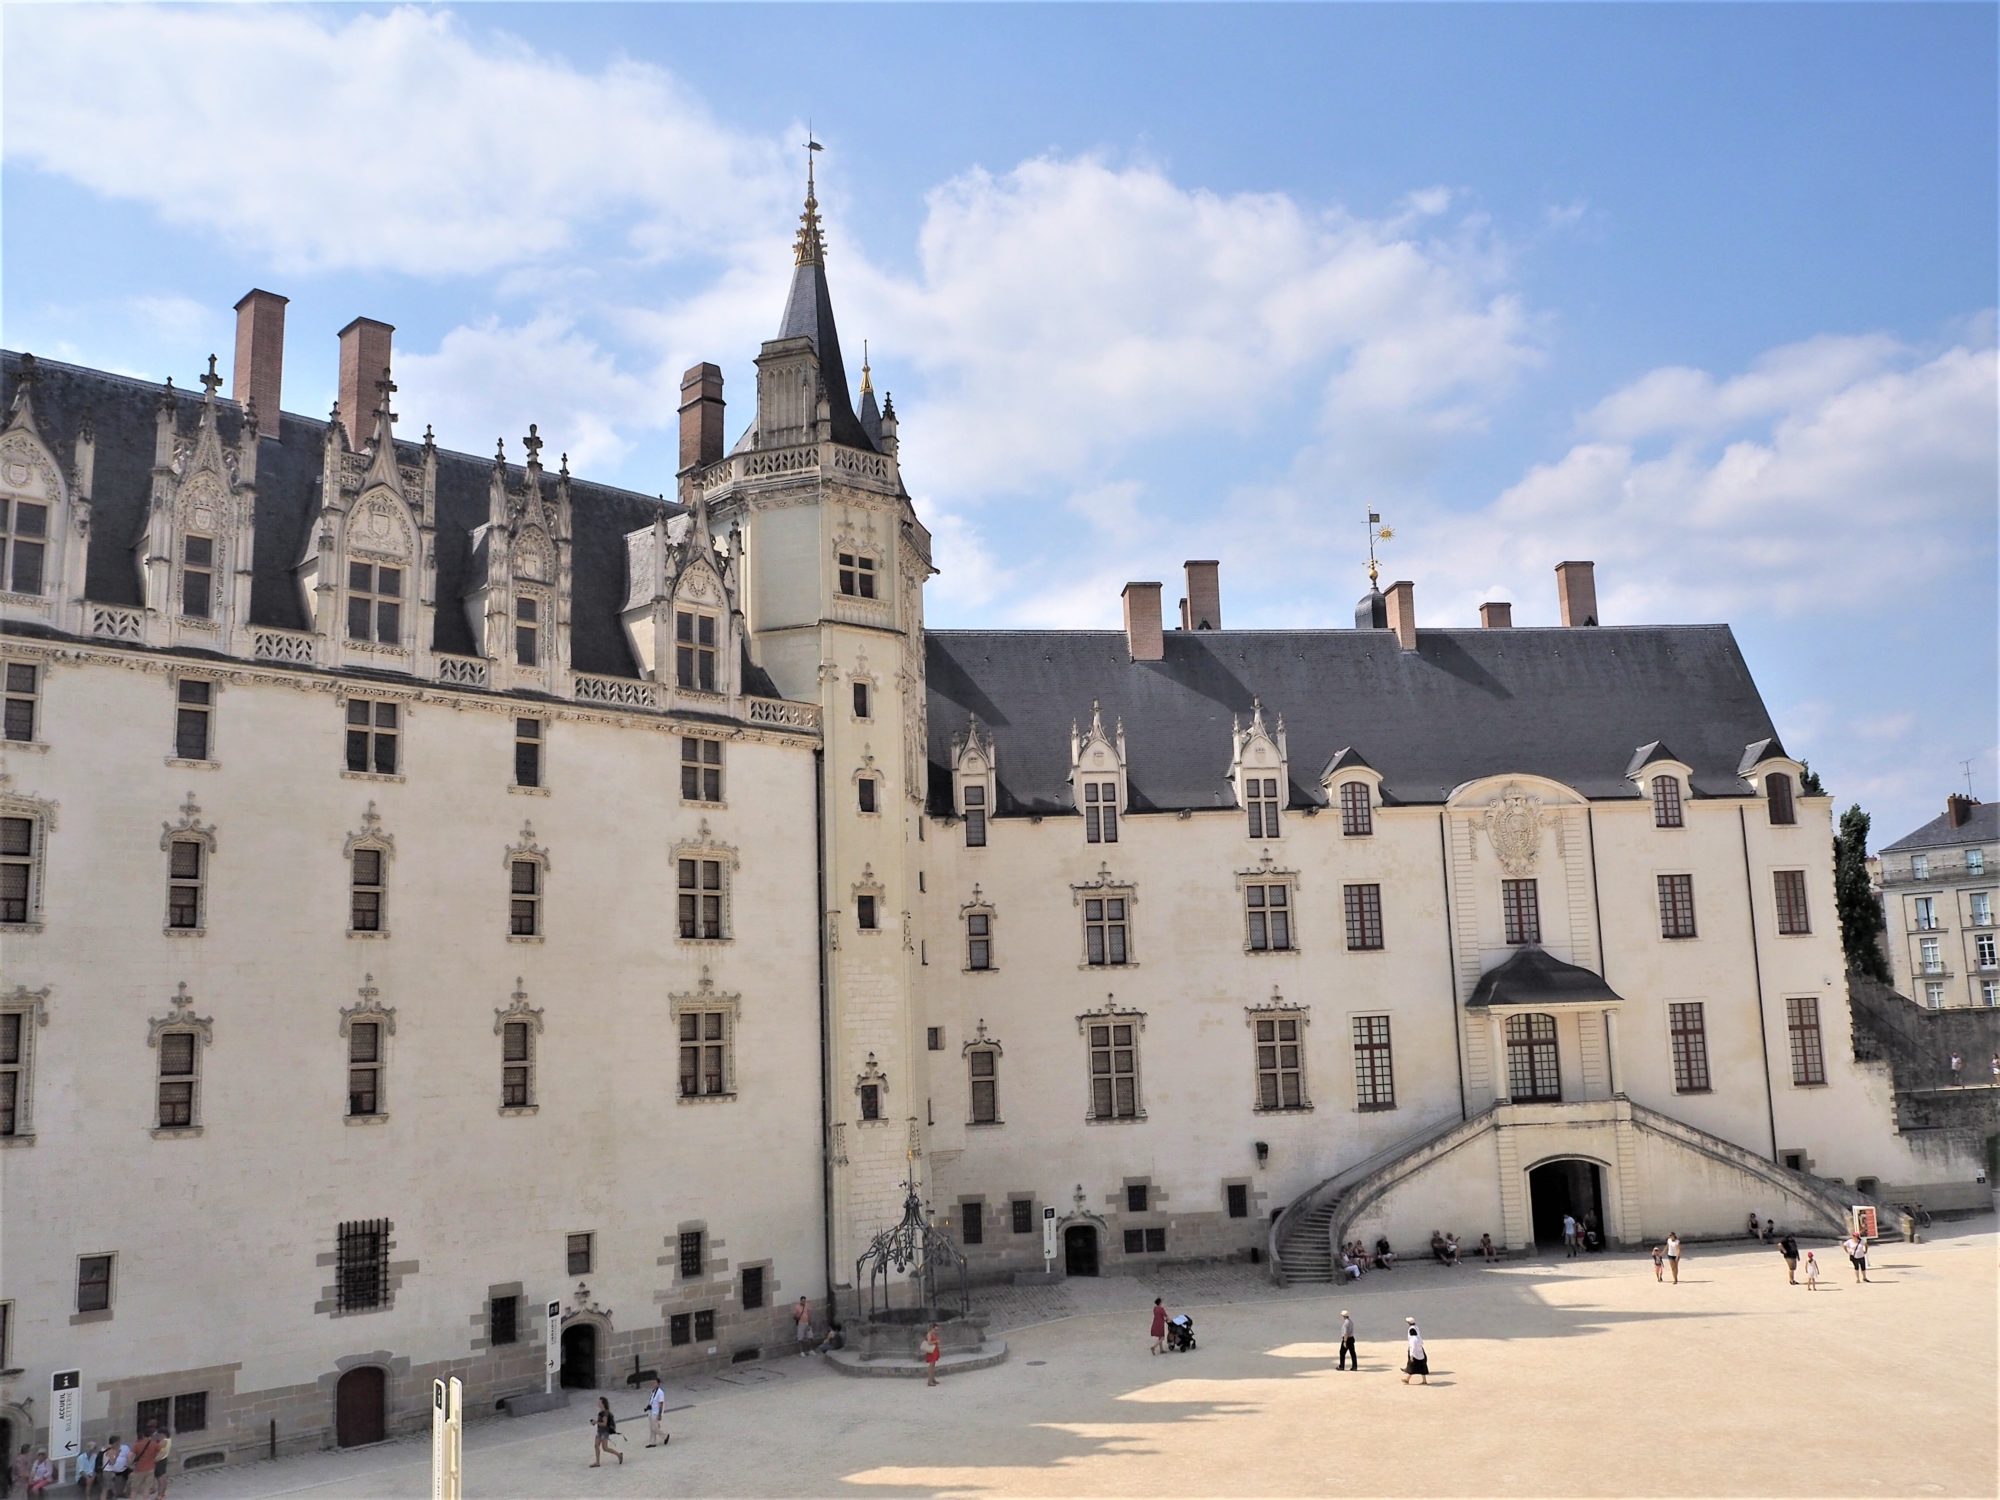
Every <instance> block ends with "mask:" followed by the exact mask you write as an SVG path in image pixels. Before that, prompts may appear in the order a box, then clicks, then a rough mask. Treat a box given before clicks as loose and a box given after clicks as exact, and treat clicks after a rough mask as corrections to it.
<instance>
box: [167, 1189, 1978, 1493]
mask: <svg viewBox="0 0 2000 1500" xmlns="http://www.w3.org/2000/svg"><path fill="white" fill-rule="evenodd" d="M1807 1243H1808V1244H1809V1246H1810V1247H1811V1248H1814V1249H1816V1250H1817V1251H1818V1253H1819V1258H1820V1260H1821V1262H1822V1264H1823V1266H1824V1268H1825V1274H1824V1276H1823V1279H1822V1282H1821V1285H1820V1289H1819V1291H1817V1292H1815V1293H1808V1292H1807V1291H1806V1289H1805V1288H1804V1286H1803V1285H1801V1286H1798V1287H1790V1286H1787V1285H1786V1284H1785V1273H1784V1264H1783V1262H1782V1261H1781V1260H1780V1259H1779V1257H1778V1255H1777V1253H1776V1251H1775V1249H1771V1248H1766V1247H1762V1246H1752V1245H1750V1244H1748V1243H1747V1242H1737V1243H1734V1244H1721V1245H1694V1246H1691V1247H1690V1248H1689V1254H1688V1259H1687V1260H1686V1261H1685V1262H1684V1264H1683V1268H1682V1275H1681V1284H1680V1285H1679V1286H1672V1285H1658V1284H1655V1282H1654V1280H1653V1269H1652V1263H1651V1260H1650V1259H1649V1258H1647V1257H1646V1256H1643V1255H1632V1254H1620V1253H1615V1252H1614V1253H1610V1254H1606V1255H1598V1256H1591V1257H1587V1258H1583V1259H1578V1260H1564V1259H1562V1258H1561V1257H1560V1256H1556V1257H1553V1258H1546V1257H1545V1258H1542V1259H1538V1260H1531V1261H1513V1262H1504V1263H1502V1264H1501V1265H1500V1266H1498V1267H1492V1268H1487V1267H1481V1266H1475V1265H1468V1266H1465V1267H1462V1268H1460V1269H1457V1270H1445V1269H1443V1268H1440V1267H1436V1266H1433V1265H1430V1264H1428V1263H1423V1264H1411V1265H1409V1266H1405V1267H1399V1268H1398V1269H1397V1270H1395V1271H1392V1272H1376V1273H1374V1274H1371V1275H1370V1276H1369V1277H1367V1279H1366V1280H1364V1281H1362V1282H1361V1283H1360V1284H1358V1285H1355V1286H1352V1287H1346V1288H1326V1287H1311V1288H1289V1289H1279V1288H1273V1287H1271V1286H1269V1285H1268V1283H1266V1282H1264V1281H1262V1280H1260V1279H1258V1276H1257V1273H1256V1272H1255V1271H1254V1270H1253V1269H1251V1268H1248V1267H1242V1268H1238V1267H1192V1268H1179V1269H1176V1268H1165V1269H1163V1270H1162V1271H1161V1272H1160V1273H1159V1274H1158V1275H1156V1276H1154V1277H1138V1278H1132V1277H1116V1278H1110V1277H1107V1278H1104V1279H1102V1280H1097V1281H1091V1282H1081V1281H1079V1282H1071V1283H1065V1284H1062V1285H1059V1286H1054V1287H1047V1288H1032V1289H1025V1288H1024V1289H1011V1288H1010V1289H994V1290H992V1291H989V1292H987V1293H985V1294H984V1295H983V1297H982V1298H981V1300H982V1303H983V1305H984V1306H985V1307H986V1308H987V1310H989V1311H991V1312H992V1313H993V1315H994V1320H995V1328H996V1331H999V1332H1001V1333H1002V1334H1003V1336H1004V1337H1005V1338H1006V1339H1007V1341H1008V1343H1009V1345H1010V1347H1011V1351H1012V1353H1011V1357H1010V1358H1009V1359H1008V1361H1007V1362H1006V1363H1005V1364H1003V1365H1000V1366H999V1367H997V1368H994V1369H991V1370H985V1371H978V1372H972V1373H968V1374H966V1375H964V1376H961V1377H957V1378H953V1379H947V1380H946V1381H944V1382H943V1383H942V1384H941V1385H940V1386H939V1387H938V1388H937V1389H935V1390H929V1389H926V1388H925V1387H924V1385H923V1383H922V1382H921V1381H906V1380H886V1379H850V1378H846V1377H842V1376H839V1375H835V1374H833V1373H832V1372H831V1371H829V1370H827V1369H825V1368H824V1367H823V1365H822V1364H821V1363H820V1362H819V1361H818V1360H811V1359H796V1358H785V1359H778V1360H774V1361H771V1362H769V1363H768V1364H766V1365H762V1366H745V1367H739V1368H737V1369H735V1370H731V1371H728V1372H726V1373H725V1374H723V1375H721V1376H712V1377H703V1378H701V1379H698V1380H695V1381H693V1382H690V1383H687V1384H685V1385H683V1386H682V1387H681V1388H679V1390H678V1391H677V1393H676V1396H675V1399H676V1401H678V1402H686V1403H688V1405H687V1406H686V1407H685V1409H683V1410H680V1411H676V1412H674V1413H672V1414H671V1415H670V1417H669V1419H668V1426H669V1430H670V1431H671V1433H672V1435H673V1441H672V1443H671V1445H670V1446H668V1447H665V1448H662V1449H655V1450H652V1451H648V1450H647V1449H646V1448H645V1447H644V1442H645V1423H644V1421H643V1419H641V1418H640V1417H639V1415H638V1414H637V1413H638V1409H639V1398H638V1397H637V1396H635V1395H633V1394H632V1393H630V1392H626V1391H624V1390H620V1391H618V1392H616V1393H614V1394H612V1403H613V1408H614V1410H616V1411H617V1412H618V1414H619V1420H620V1425H621V1427H622V1428H623V1430H624V1431H625V1433H626V1434H627V1435H628V1437H629V1442H628V1444H627V1460H626V1462H625V1464H624V1465H623V1467H622V1468H621V1467H610V1466H607V1467H605V1468H603V1469H595V1470H593V1469H590V1468H588V1467H586V1465H587V1463H588V1461H589V1457H590V1442H589V1434H588V1431H587V1428H586V1425H585V1423H586V1418H587V1415H588V1412H589V1411H590V1409H592V1408H593V1407H594V1406H595V1402H594V1401H593V1400H587V1399H584V1398H582V1397H579V1398H578V1399H577V1401H576V1402H575V1403H574V1404H573V1405H572V1406H571V1407H570V1408H569V1409H568V1410H567V1411H563V1412H554V1413H548V1414H545V1415H542V1416H538V1417H530V1418H522V1419H519V1420H514V1421H509V1420H504V1419H503V1420H497V1421H488V1422H481V1423H478V1424H475V1425H473V1426H469V1427H468V1428H467V1430H466V1434H465V1444H464V1454H465V1460H464V1461H465V1494H466V1496H467V1497H468V1500H475V1497H477V1500H485V1497H528V1496H571V1495H586V1496H597V1495H604V1496H653V1495H673V1496H685V1495H727V1496H819V1495H827V1496H850V1495H851V1496H857V1497H860V1496H898V1495H901V1496H921V1495H932V1494H938V1495H949V1496H987V1495H994V1496H1006V1495H1023V1496H1067V1495H1091V1496H1099V1495H1107V1496H1108V1495H1134V1496H1137V1495H1145V1496H1158V1495H1189V1496H1207V1495H1216V1496H1222V1495H1229V1496H1252V1495H1272V1496H1275V1495H1299V1496H1308V1495H1311V1496H1319V1495H1337V1496H1341V1497H1351V1496H1360V1495H1378V1494H1379V1495H1468V1496H1469V1495H1521V1496H1540V1495H1619V1496H1625V1495H1647V1494H1673V1495H1688V1496H1692V1495H1812V1496H1822V1495H1977V1496H1991V1495H1994V1494H1996V1493H2000V1468H1996V1453H2000V1374H1996V1347H2000V1325H1996V1307H2000V1303H1996V1295H2000V1266H1996V1252H2000V1237H1997V1236H1996V1234H1995V1224H1994V1220H1993V1218H1992V1216H1990V1215H1989V1216H1986V1217H1984V1218H1981V1219H1978V1220H1974V1221H1971V1222H1969V1223H1961V1224H1956V1225H1942V1226H1940V1227H1939V1229H1938V1230H1937V1231H1936V1235H1935V1238H1932V1239H1929V1240H1928V1241H1927V1242H1926V1243H1924V1244H1920V1245H1913V1246H1906V1245H1900V1244H1887V1245H1882V1246H1879V1247H1878V1248H1877V1250H1876V1252H1875V1255H1874V1257H1873V1260H1872V1263H1871V1266H1870V1275H1871V1276H1872V1278H1873V1284H1872V1285H1868V1286H1857V1285H1855V1284H1854V1282H1853V1279H1852V1276H1851V1273H1850V1272H1849V1270H1848V1267H1847V1264H1846V1261H1845V1259H1844V1258H1842V1257H1841V1256H1840V1255H1839V1253H1838V1249H1837V1247H1835V1246H1833V1245H1831V1244H1829V1243H1824V1242H1819V1241H1811V1242H1807ZM1155 1296H1164V1297H1165V1298H1166V1299H1167V1302H1168V1305H1169V1307H1171V1308H1173V1309H1175V1310H1177V1311H1178V1310H1185V1311H1187V1312H1189V1313H1190V1314H1191V1315H1192V1316H1193V1317H1194V1320H1195V1323H1196V1327H1197V1332H1198V1335H1199V1339H1200V1345H1201V1347H1200V1348H1199V1349H1198V1350H1196V1351H1195V1352H1194V1353H1191V1354H1187V1355H1177V1356H1169V1357H1154V1356H1152V1355H1150V1354H1149V1353H1148V1352H1147V1344H1148V1341H1147V1338H1146V1323H1147V1312H1148V1310H1149V1309H1150V1307H1151V1304H1152V1299H1153V1298H1154V1297H1155ZM1342 1307H1346V1308H1349V1309H1351V1310H1352V1311H1353V1314H1354V1319H1355V1323H1356V1325H1357V1328H1358V1332H1359V1337H1360V1345H1361V1366H1362V1367H1361V1371H1360V1373H1359V1374H1349V1373H1339V1372H1336V1371H1335V1369H1334V1354H1335V1332H1334V1330H1335V1326H1336V1323H1337V1321H1338V1313H1339V1310H1340V1309H1341V1308H1342ZM1406 1314H1408V1315H1414V1316H1415V1317H1416V1318H1417V1319H1418V1320H1419V1322H1420V1323H1421V1324H1422V1326H1423V1328H1424V1331H1425V1335H1426V1337H1427V1339H1428V1341H1429V1344H1430V1359H1431V1370H1432V1377H1431V1383H1430V1385H1429V1386H1428V1387H1419V1386H1416V1385H1410V1386H1405V1385H1403V1384H1402V1383H1401V1381H1400V1379H1399V1376H1398V1373H1397V1372H1398V1370H1399V1369H1400V1364H1401V1358H1402V1329H1403V1318H1404V1316H1405V1315H1406ZM429 1482H430V1480H429V1443H428V1439H424V1440H404V1441H399V1442H393V1443H385V1444H380V1445H377V1446H375V1447H372V1448H367V1449H357V1450H349V1451H347V1452H343V1453H328V1454H313V1455H306V1456H302V1457H299V1458H293V1459H281V1460H279V1461H277V1462H275V1463H260V1464H254V1465H247V1466H244V1467H242V1468H237V1469H231V1470H225V1471H221V1472H217V1473H213V1474H205V1475H189V1476H186V1477H185V1478H177V1479H176V1481H175V1484H174V1487H173V1492H174V1495H175V1497H176V1500H229V1497H236V1496H244V1497H248V1496H262V1495H306V1496H311V1497H313V1500H322V1497H324V1500H333V1497H341V1496H368V1497H375V1496H410V1497H416V1496H421V1495H425V1494H427V1493H428V1492H429Z"/></svg>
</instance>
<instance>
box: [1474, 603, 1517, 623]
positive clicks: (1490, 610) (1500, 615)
mask: <svg viewBox="0 0 2000 1500" xmlns="http://www.w3.org/2000/svg"><path fill="white" fill-rule="evenodd" d="M1479 628H1480V629H1481V630H1512V629H1513V628H1514V606H1513V605H1511V604H1503V603H1501V602H1500V601H1499V600H1497V599H1496V600H1493V601H1492V602H1490V603H1487V604H1482V605H1480V606H1479Z"/></svg>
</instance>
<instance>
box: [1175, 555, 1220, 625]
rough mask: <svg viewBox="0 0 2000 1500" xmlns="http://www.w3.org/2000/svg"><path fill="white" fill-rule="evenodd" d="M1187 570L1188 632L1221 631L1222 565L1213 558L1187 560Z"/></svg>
mask: <svg viewBox="0 0 2000 1500" xmlns="http://www.w3.org/2000/svg"><path fill="white" fill-rule="evenodd" d="M1184 566H1185V567H1186V568H1187V617H1186V619H1185V620H1184V621H1183V623H1184V624H1185V625H1186V626H1187V628H1188V629H1189V630H1220V629H1222V580H1221V577H1220V573H1221V568H1222V565H1221V564H1220V563H1218V562H1216V561H1215V560H1214V559H1213V558H1200V559H1197V558H1189V559H1188V561H1187V562H1186V564H1185V565H1184Z"/></svg>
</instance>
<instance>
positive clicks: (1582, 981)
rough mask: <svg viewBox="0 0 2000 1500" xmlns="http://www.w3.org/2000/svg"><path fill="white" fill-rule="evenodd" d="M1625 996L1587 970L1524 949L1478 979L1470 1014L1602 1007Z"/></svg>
mask: <svg viewBox="0 0 2000 1500" xmlns="http://www.w3.org/2000/svg"><path fill="white" fill-rule="evenodd" d="M1623 998H1624V996H1622V995H1620V994H1619V993H1618V992H1617V991H1616V990H1614V989H1613V988H1611V986H1610V985H1608V984H1606V983H1605V982H1604V980H1603V979H1602V978H1601V977H1599V976H1598V975H1596V974H1593V973H1591V972H1590V970H1588V969H1583V968H1579V967H1577V966H1576V965H1575V964H1566V963H1564V962H1563V961H1562V960H1561V959H1559V958H1556V957H1554V956H1553V955H1552V954H1550V953H1548V952H1546V951H1545V950H1543V949H1541V948H1521V949H1518V950H1517V951H1516V952H1515V953H1514V954H1512V955H1511V956H1510V957H1509V958H1508V959H1507V960H1506V961H1505V962H1504V963H1499V964H1495V965H1494V966H1493V967H1492V968H1490V969H1488V970H1487V971H1486V972H1485V973H1484V974H1481V975H1480V976H1479V983H1478V984H1477V985H1475V986H1474V987H1473V991H1472V993H1471V995H1470V996H1468V997H1467V998H1466V1002H1465V1008H1466V1009H1467V1010H1486V1009H1488V1008H1490V1007H1492V1006H1495V1005H1563V1004H1572V1005H1574V1004H1584V1005H1601V1004H1606V1003H1608V1002H1610V1001H1614V1000H1622V999H1623Z"/></svg>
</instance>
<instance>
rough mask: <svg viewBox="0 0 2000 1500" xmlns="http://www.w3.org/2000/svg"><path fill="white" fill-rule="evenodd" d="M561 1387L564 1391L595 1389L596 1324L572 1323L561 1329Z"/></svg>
mask: <svg viewBox="0 0 2000 1500" xmlns="http://www.w3.org/2000/svg"><path fill="white" fill-rule="evenodd" d="M560 1379H561V1382H562V1387H563V1389H564V1390H566V1391H594V1390H596V1389H597V1325H596V1324H595V1323H582V1322H577V1323H572V1324H570V1325H569V1327H567V1328H565V1329H564V1330H563V1331H562V1375H561V1377H560Z"/></svg>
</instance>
